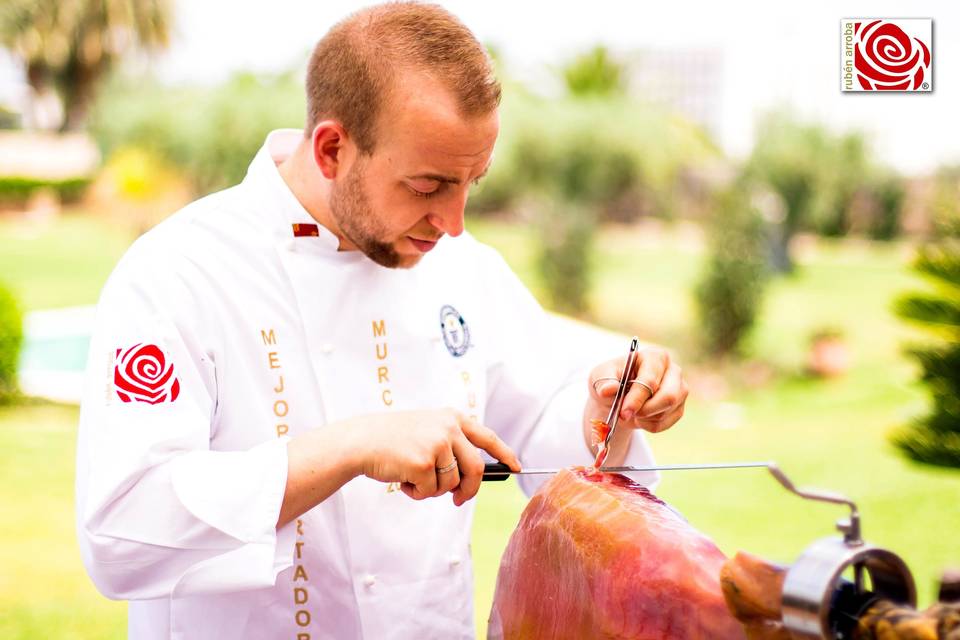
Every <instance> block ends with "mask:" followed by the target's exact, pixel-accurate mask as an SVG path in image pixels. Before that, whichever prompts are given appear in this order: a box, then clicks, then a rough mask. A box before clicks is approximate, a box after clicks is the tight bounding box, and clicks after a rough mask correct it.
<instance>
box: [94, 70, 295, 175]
mask: <svg viewBox="0 0 960 640" xmlns="http://www.w3.org/2000/svg"><path fill="white" fill-rule="evenodd" d="M304 114H305V106H304V97H303V87H302V86H301V83H300V82H299V81H298V80H297V78H296V77H295V76H294V74H283V75H278V76H257V75H253V74H249V73H246V74H238V75H236V76H234V77H233V78H231V79H230V80H229V81H227V82H226V83H224V84H222V85H220V86H216V87H209V88H208V87H164V86H161V85H159V84H157V83H151V82H143V81H140V82H137V84H136V85H134V84H133V83H132V82H130V81H125V80H124V79H122V78H118V79H116V80H114V82H113V83H111V85H110V86H109V87H108V88H107V90H106V91H105V92H104V94H103V98H102V99H101V100H100V101H99V102H98V104H97V108H96V110H95V113H94V118H93V122H92V125H91V132H92V133H93V134H94V137H95V138H96V140H97V143H98V145H99V147H100V149H101V152H102V153H103V155H104V157H109V156H110V155H112V152H113V151H115V150H116V149H118V148H121V147H137V148H139V149H143V150H145V151H148V152H151V153H154V154H156V156H157V157H158V158H159V159H162V160H165V161H166V162H169V163H170V164H172V165H174V166H176V167H177V168H178V169H179V170H180V171H181V172H182V173H183V174H184V175H186V176H189V178H190V180H191V181H192V183H193V185H194V189H195V191H196V192H197V194H205V193H209V192H210V191H214V190H217V189H221V188H223V187H227V186H230V185H232V184H236V183H237V182H239V181H240V180H242V179H243V176H244V175H245V173H246V170H247V167H248V166H249V164H250V161H251V160H252V159H253V156H254V155H255V154H256V152H257V150H258V149H259V148H260V145H262V144H263V140H264V138H265V137H266V135H267V133H269V132H270V131H271V130H273V129H279V128H284V127H293V128H302V127H303V124H304V119H305V115H304Z"/></svg>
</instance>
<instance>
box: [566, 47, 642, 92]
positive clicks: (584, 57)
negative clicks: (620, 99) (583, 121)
mask: <svg viewBox="0 0 960 640" xmlns="http://www.w3.org/2000/svg"><path fill="white" fill-rule="evenodd" d="M625 74H626V69H625V68H624V65H623V64H622V63H620V62H619V61H617V60H615V59H614V58H613V56H611V55H610V52H609V51H607V48H606V47H603V46H597V47H594V48H593V49H591V50H590V51H587V52H585V53H581V54H580V55H578V56H576V57H575V58H574V59H573V60H571V61H570V62H569V63H568V64H567V66H566V67H564V68H563V81H564V84H566V86H567V91H568V92H569V93H570V95H572V96H579V97H586V96H615V95H619V94H622V93H624V91H625V89H626V82H625V79H624V78H625Z"/></svg>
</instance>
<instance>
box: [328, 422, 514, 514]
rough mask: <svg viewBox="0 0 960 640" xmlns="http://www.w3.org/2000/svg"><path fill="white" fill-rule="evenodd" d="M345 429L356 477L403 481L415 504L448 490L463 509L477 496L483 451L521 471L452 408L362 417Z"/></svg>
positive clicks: (488, 435)
mask: <svg viewBox="0 0 960 640" xmlns="http://www.w3.org/2000/svg"><path fill="white" fill-rule="evenodd" d="M343 429H344V434H343V435H344V439H345V440H346V443H347V444H348V446H349V447H350V448H351V449H352V451H353V454H352V455H353V458H354V460H355V464H356V465H357V467H356V469H357V472H358V473H357V475H360V474H363V475H365V476H367V477H368V478H373V479H374V480H379V481H381V482H399V483H400V489H401V490H402V491H403V492H404V493H405V494H407V495H408V496H410V497H411V498H413V499H414V500H422V499H424V498H431V497H434V496H439V495H443V494H444V493H447V492H448V491H449V492H452V493H453V503H454V504H455V505H457V506H458V507H459V506H460V505H462V504H463V503H465V502H466V501H467V500H470V499H471V498H473V497H474V496H475V495H476V494H477V491H478V490H479V489H480V481H481V480H482V479H483V465H484V462H483V458H481V457H480V451H479V449H483V450H484V451H486V452H487V453H489V454H490V455H491V456H493V457H494V458H495V459H496V460H499V461H501V462H504V463H506V464H507V465H509V466H510V468H511V469H513V470H514V471H519V470H520V461H519V460H518V459H517V456H516V455H515V454H514V453H513V451H512V450H511V449H510V447H508V446H507V444H506V443H505V442H504V441H503V440H501V439H500V437H499V436H497V434H496V433H495V432H494V431H493V430H491V429H489V428H487V427H484V426H483V425H481V424H479V423H478V422H477V421H475V420H473V419H471V418H469V417H467V416H465V415H463V414H462V413H460V412H459V411H455V410H453V409H437V410H429V411H402V412H399V411H398V412H391V413H380V414H374V415H368V416H358V417H356V418H353V419H351V420H348V421H346V423H345V424H344V425H343ZM454 461H456V465H455V466H453V468H452V469H450V470H449V471H441V470H442V469H443V468H444V467H449V466H450V465H451V463H453V462H454Z"/></svg>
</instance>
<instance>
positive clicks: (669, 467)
mask: <svg viewBox="0 0 960 640" xmlns="http://www.w3.org/2000/svg"><path fill="white" fill-rule="evenodd" d="M771 464H773V463H771V462H717V463H712V462H711V463H706V464H663V465H653V466H649V467H600V471H604V472H610V473H639V472H641V471H697V470H707V469H749V468H755V467H770V465H771ZM559 471H560V469H523V470H521V471H512V470H511V469H510V467H508V466H507V465H506V464H504V463H502V462H488V463H487V464H486V465H484V468H483V479H484V480H489V481H493V482H496V481H499V480H506V479H507V478H509V477H510V476H516V475H521V476H522V475H543V474H551V473H557V472H559Z"/></svg>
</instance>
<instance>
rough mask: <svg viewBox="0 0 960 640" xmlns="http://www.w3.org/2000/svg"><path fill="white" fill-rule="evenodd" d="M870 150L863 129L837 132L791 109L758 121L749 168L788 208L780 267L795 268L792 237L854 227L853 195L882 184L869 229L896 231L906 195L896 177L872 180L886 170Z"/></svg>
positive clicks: (778, 255) (777, 254)
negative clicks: (799, 116) (898, 191)
mask: <svg viewBox="0 0 960 640" xmlns="http://www.w3.org/2000/svg"><path fill="white" fill-rule="evenodd" d="M870 156H871V153H870V149H869V147H868V145H867V143H866V139H865V138H864V136H863V134H861V133H857V132H854V133H847V134H843V135H840V134H836V133H833V132H832V131H830V130H828V129H827V128H826V127H824V126H822V125H819V124H815V123H809V122H803V121H801V120H798V119H797V118H796V117H795V116H793V115H792V114H790V113H788V112H773V113H769V114H767V115H766V116H765V117H763V118H762V119H761V120H760V121H759V124H758V127H757V135H756V143H755V145H754V148H753V151H752V153H751V155H750V158H749V160H748V162H747V172H748V175H749V176H750V177H751V178H752V179H753V180H755V181H757V182H760V183H762V184H765V185H766V186H768V187H769V188H770V189H772V190H773V191H775V192H776V193H777V194H778V195H779V196H780V197H781V198H782V199H783V202H784V205H785V208H786V217H785V220H784V221H783V224H782V233H781V234H780V246H779V247H778V250H777V251H776V252H775V253H774V265H773V266H774V267H775V268H776V269H777V270H778V271H781V272H787V271H790V270H792V268H793V263H792V261H791V259H790V254H789V243H790V240H791V239H792V238H793V236H794V235H795V234H796V233H797V232H798V231H815V232H816V233H818V234H820V235H825V236H842V235H846V234H847V233H848V232H849V231H850V230H851V227H852V222H853V221H852V220H851V219H850V210H851V206H852V204H853V202H854V199H855V197H856V196H857V195H858V194H860V193H870V191H871V189H873V188H875V187H879V188H880V191H879V192H878V193H875V194H874V196H875V197H874V200H875V201H876V202H875V209H876V212H875V215H874V219H875V221H874V222H871V223H870V225H869V226H868V229H867V230H868V231H869V232H870V233H872V234H874V235H875V236H880V237H882V236H884V235H886V234H889V233H892V232H893V231H894V229H895V228H896V225H897V224H898V223H899V216H900V206H901V204H902V197H901V198H898V197H897V194H896V193H895V192H894V191H893V190H892V189H893V185H892V183H891V184H887V185H885V184H884V183H883V180H882V179H881V180H880V181H879V182H877V183H876V184H873V182H875V181H876V180H877V178H876V176H877V175H880V176H883V175H885V172H884V171H883V170H882V168H880V167H877V166H875V165H874V164H873V163H872V162H871V160H870ZM888 186H889V187H890V189H889V190H888V189H887V187H888Z"/></svg>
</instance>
